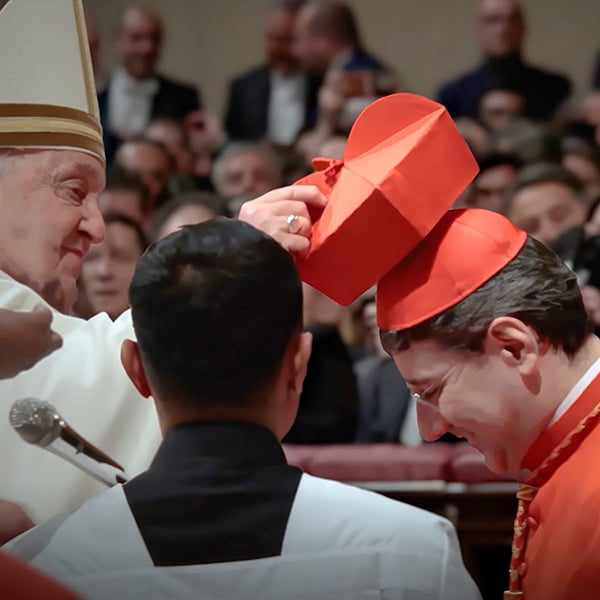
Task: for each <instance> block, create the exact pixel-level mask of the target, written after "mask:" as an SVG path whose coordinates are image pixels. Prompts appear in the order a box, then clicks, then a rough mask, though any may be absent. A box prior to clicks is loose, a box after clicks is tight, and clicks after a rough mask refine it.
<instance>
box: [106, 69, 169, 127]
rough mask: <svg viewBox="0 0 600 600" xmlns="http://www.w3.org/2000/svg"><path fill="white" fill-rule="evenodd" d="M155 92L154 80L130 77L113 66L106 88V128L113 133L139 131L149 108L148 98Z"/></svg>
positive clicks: (146, 123)
mask: <svg viewBox="0 0 600 600" xmlns="http://www.w3.org/2000/svg"><path fill="white" fill-rule="evenodd" d="M157 92H158V80H156V79H155V78H149V79H134V78H133V77H131V76H130V75H129V74H128V73H127V72H126V71H125V70H124V69H117V70H116V71H115V72H114V74H113V76H112V77H111V81H110V86H109V88H108V128H109V130H110V131H112V132H114V133H117V134H119V133H120V134H129V135H132V134H137V133H141V132H142V131H143V130H144V128H145V127H146V125H148V121H149V120H150V114H151V111H152V99H153V98H154V96H155V95H156V93H157Z"/></svg>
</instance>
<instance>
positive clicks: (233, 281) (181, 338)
mask: <svg viewBox="0 0 600 600" xmlns="http://www.w3.org/2000/svg"><path fill="white" fill-rule="evenodd" d="M129 300H130V304H131V313H132V319H133V326H134V329H135V333H136V335H137V340H138V344H139V347H140V353H141V356H142V360H143V361H144V365H145V368H146V369H147V372H148V375H149V377H150V378H151V380H152V381H153V382H154V384H155V385H156V386H157V388H158V389H159V390H168V393H170V394H173V395H175V396H176V397H177V398H178V399H180V400H182V401H186V402H193V403H196V404H197V403H205V404H211V403H219V402H221V403H222V402H226V403H231V404H239V403H243V402H244V401H248V400H252V399H253V398H254V397H255V396H256V394H257V393H259V392H261V391H262V390H263V389H265V388H267V387H268V386H269V384H271V382H272V379H273V377H274V376H275V375H276V373H277V371H278V369H279V368H280V365H281V361H282V359H283V355H284V353H285V351H286V348H287V346H288V345H289V343H290V341H291V339H292V337H293V335H294V333H295V332H297V331H300V329H301V326H302V286H301V283H300V279H299V277H298V273H297V271H296V267H295V263H294V259H293V257H292V255H291V254H289V253H288V252H287V251H286V250H284V249H283V248H282V247H281V246H280V245H279V244H278V243H277V242H276V241H275V240H273V239H272V238H271V237H269V236H267V235H266V234H264V233H262V232H260V231H258V230H257V229H255V228H254V227H252V226H251V225H248V224H247V223H244V222H241V221H236V220H233V219H226V218H223V217H219V218H216V219H212V220H210V221H207V222H205V223H200V224H198V225H188V226H186V227H184V228H182V229H181V230H179V231H177V232H175V233H174V234H173V235H170V236H169V237H167V238H165V239H163V240H161V241H159V242H156V243H155V244H153V245H152V246H150V248H149V249H148V251H147V252H146V254H144V256H142V258H141V259H140V261H139V263H138V266H137V268H136V271H135V274H134V277H133V280H132V282H131V287H130V290H129Z"/></svg>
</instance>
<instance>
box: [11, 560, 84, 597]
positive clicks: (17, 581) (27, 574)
mask: <svg viewBox="0 0 600 600" xmlns="http://www.w3.org/2000/svg"><path fill="white" fill-rule="evenodd" d="M0 597H2V598H3V599H4V598H5V599H6V600H42V599H43V600H77V596H75V594H73V593H72V592H70V591H69V590H67V589H66V588H63V587H62V586H61V585H59V584H58V583H55V582H54V581H52V580H51V579H50V578H49V577H47V576H46V575H43V574H42V573H39V572H38V571H35V570H34V569H32V568H31V567H30V566H28V565H25V564H23V563H21V562H19V561H18V560H16V559H15V558H13V557H12V556H9V555H8V554H5V553H4V552H0Z"/></svg>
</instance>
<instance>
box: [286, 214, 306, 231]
mask: <svg viewBox="0 0 600 600" xmlns="http://www.w3.org/2000/svg"><path fill="white" fill-rule="evenodd" d="M299 221H300V217H299V216H298V215H288V216H287V217H286V219H285V225H286V227H287V230H288V231H289V232H290V233H292V234H294V233H298V232H299V231H300V229H302V224H301V223H299Z"/></svg>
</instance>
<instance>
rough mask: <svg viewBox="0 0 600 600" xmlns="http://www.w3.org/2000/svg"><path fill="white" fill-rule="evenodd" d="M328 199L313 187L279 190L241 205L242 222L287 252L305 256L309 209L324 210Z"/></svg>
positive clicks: (298, 186)
mask: <svg viewBox="0 0 600 600" xmlns="http://www.w3.org/2000/svg"><path fill="white" fill-rule="evenodd" d="M326 203H327V198H326V197H325V196H324V195H323V194H322V193H321V192H320V191H319V189H318V188H317V187H315V186H313V185H292V186H288V187H283V188H278V189H276V190H272V191H270V192H267V193H266V194H264V195H262V196H260V197H258V198H256V199H255V200H250V201H248V202H246V203H244V204H243V205H242V208H241V210H240V215H239V219H240V221H246V223H250V225H253V226H254V227H256V228H257V229H260V230H261V231H264V232H265V233H266V234H268V235H270V236H271V237H272V238H274V239H275V240H277V241H278V242H279V243H280V244H281V245H282V246H283V247H284V248H285V249H286V250H288V251H289V252H293V253H295V254H299V255H302V254H304V253H306V252H307V251H308V248H309V244H310V232H311V225H312V223H311V219H310V215H309V212H308V206H314V207H316V208H324V207H325V204H326Z"/></svg>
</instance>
